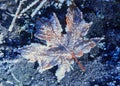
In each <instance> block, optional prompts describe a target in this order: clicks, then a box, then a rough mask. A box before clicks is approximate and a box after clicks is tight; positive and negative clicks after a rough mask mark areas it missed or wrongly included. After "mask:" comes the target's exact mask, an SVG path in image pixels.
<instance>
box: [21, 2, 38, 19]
mask: <svg viewBox="0 0 120 86" xmlns="http://www.w3.org/2000/svg"><path fill="white" fill-rule="evenodd" d="M39 1H40V0H35V1H34V2H32V3H31V4H30V5H28V6H27V7H26V8H25V9H23V10H22V11H21V12H20V15H19V17H20V16H22V14H23V13H25V12H26V11H28V10H29V9H30V8H31V7H33V6H34V5H35V4H37V3H38V2H39Z"/></svg>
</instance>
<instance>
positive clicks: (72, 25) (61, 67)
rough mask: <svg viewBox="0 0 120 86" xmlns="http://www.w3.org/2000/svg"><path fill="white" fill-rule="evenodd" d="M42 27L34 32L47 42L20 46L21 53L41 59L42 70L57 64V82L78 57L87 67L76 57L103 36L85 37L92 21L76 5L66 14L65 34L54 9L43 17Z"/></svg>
mask: <svg viewBox="0 0 120 86" xmlns="http://www.w3.org/2000/svg"><path fill="white" fill-rule="evenodd" d="M40 21H41V22H40V23H41V27H40V29H38V31H37V32H36V33H35V37H36V38H38V39H42V40H46V42H47V45H41V44H39V43H32V44H30V45H27V46H24V47H22V48H20V49H19V50H20V52H21V56H23V57H24V58H25V59H28V60H29V62H36V61H37V62H38V63H39V68H38V69H39V72H41V73H42V72H43V71H45V70H48V69H50V68H52V67H54V66H56V65H57V66H58V69H57V71H56V73H55V75H56V76H57V80H58V82H59V81H60V80H61V79H63V78H64V76H65V73H66V72H69V71H70V70H71V68H72V66H71V64H73V63H74V61H76V62H77V63H78V64H79V66H80V67H81V69H82V70H83V71H84V68H83V67H82V65H81V64H80V62H79V61H78V60H77V58H79V57H81V56H83V54H84V53H88V52H90V50H91V48H93V47H95V46H96V43H98V42H99V41H100V40H101V38H91V39H87V38H85V36H86V34H87V32H88V30H89V28H90V26H91V25H92V22H90V23H87V22H85V20H84V19H83V15H82V12H81V11H80V10H79V8H77V7H73V8H68V10H67V14H66V23H67V24H66V28H65V30H66V34H62V33H61V32H62V27H61V24H60V22H59V20H58V18H57V16H56V14H55V13H53V16H52V17H51V19H46V18H43V19H41V20H40Z"/></svg>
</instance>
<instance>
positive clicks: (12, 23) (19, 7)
mask: <svg viewBox="0 0 120 86" xmlns="http://www.w3.org/2000/svg"><path fill="white" fill-rule="evenodd" d="M24 1H26V0H21V1H20V3H19V6H18V8H17V11H16V13H15V16H14V18H13V20H12V22H11V25H10V26H9V29H8V31H10V32H11V31H12V30H13V27H14V25H15V21H16V19H17V17H18V14H19V12H20V9H21V6H22V4H23V2H24Z"/></svg>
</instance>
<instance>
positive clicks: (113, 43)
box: [0, 0, 120, 86]
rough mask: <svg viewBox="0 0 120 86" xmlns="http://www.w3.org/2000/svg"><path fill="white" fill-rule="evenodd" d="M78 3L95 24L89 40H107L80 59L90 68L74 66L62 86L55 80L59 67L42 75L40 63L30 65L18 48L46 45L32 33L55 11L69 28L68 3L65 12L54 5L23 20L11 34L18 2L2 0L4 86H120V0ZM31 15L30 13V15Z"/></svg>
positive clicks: (0, 41) (0, 28)
mask: <svg viewBox="0 0 120 86" xmlns="http://www.w3.org/2000/svg"><path fill="white" fill-rule="evenodd" d="M31 2H32V0H31ZM29 3H30V2H28V3H26V4H29ZM75 4H76V5H77V6H78V7H79V8H80V10H81V11H82V12H83V14H84V18H85V20H86V21H88V22H90V21H93V23H94V24H93V25H92V27H91V29H90V31H89V33H88V35H87V37H103V36H104V37H105V39H104V40H102V41H101V43H100V44H98V46H97V47H95V48H93V49H92V50H91V52H90V53H88V54H85V55H84V56H83V57H81V58H80V59H79V60H80V61H81V62H82V64H83V65H84V67H85V68H86V71H85V72H84V73H83V72H82V71H81V69H80V68H79V67H78V65H77V64H74V65H73V68H74V70H72V71H71V72H69V73H66V76H65V77H64V79H63V80H62V81H61V82H59V83H58V82H57V80H56V77H55V70H56V69H57V66H56V67H54V68H52V69H50V70H47V71H45V72H43V73H42V74H41V73H39V72H38V70H37V67H38V64H37V62H35V63H28V62H27V61H26V60H25V59H23V57H18V55H20V53H19V52H16V49H17V48H19V47H22V46H24V45H27V44H30V43H33V42H37V43H41V44H42V43H43V41H41V40H38V39H36V38H34V36H32V34H34V33H35V32H36V29H37V28H39V24H38V23H37V20H38V19H39V18H41V17H47V18H49V17H50V15H51V14H52V12H55V13H56V14H57V16H58V18H59V20H60V22H61V24H62V27H65V25H64V23H65V14H66V10H67V6H66V4H65V3H63V6H62V7H61V9H58V8H56V7H55V6H54V4H53V5H51V6H49V7H47V6H46V8H44V9H41V10H40V11H41V13H42V14H40V15H39V14H37V15H36V16H35V17H34V18H30V17H27V18H26V17H22V18H20V19H18V20H17V21H16V24H15V26H14V30H13V32H8V27H9V25H10V23H11V21H12V18H13V17H12V16H10V15H9V13H10V14H14V13H15V10H16V8H17V5H18V3H15V1H13V0H0V86H1V85H2V86H120V45H119V44H120V14H119V12H120V2H119V0H75ZM30 13H31V12H30V11H28V12H27V13H26V14H28V16H29V14H30ZM23 27H25V28H24V29H23V30H21V28H23ZM31 36H32V37H31Z"/></svg>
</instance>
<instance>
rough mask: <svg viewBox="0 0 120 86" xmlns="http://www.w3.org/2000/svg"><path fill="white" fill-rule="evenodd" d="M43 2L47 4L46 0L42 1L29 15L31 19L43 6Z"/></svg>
mask: <svg viewBox="0 0 120 86" xmlns="http://www.w3.org/2000/svg"><path fill="white" fill-rule="evenodd" d="M45 2H47V0H42V1H41V3H40V4H39V5H38V6H37V8H36V9H35V10H34V11H33V13H32V14H31V17H34V16H35V14H36V13H37V12H38V11H39V10H40V8H42V6H43V5H44V4H45Z"/></svg>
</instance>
